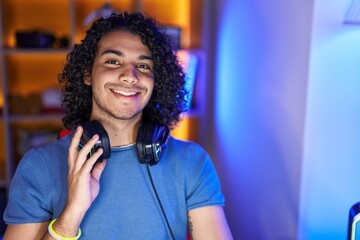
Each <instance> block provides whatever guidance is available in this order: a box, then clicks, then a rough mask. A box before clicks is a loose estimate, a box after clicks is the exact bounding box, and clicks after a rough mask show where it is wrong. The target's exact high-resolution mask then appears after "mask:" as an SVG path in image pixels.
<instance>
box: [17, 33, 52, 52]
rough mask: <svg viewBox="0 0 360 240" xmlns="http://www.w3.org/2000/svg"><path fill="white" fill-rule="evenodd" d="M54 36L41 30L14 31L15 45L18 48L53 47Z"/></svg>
mask: <svg viewBox="0 0 360 240" xmlns="http://www.w3.org/2000/svg"><path fill="white" fill-rule="evenodd" d="M54 42H55V36H54V35H53V34H51V33H47V32H41V31H18V32H16V46H17V47H18V48H50V47H53V44H54Z"/></svg>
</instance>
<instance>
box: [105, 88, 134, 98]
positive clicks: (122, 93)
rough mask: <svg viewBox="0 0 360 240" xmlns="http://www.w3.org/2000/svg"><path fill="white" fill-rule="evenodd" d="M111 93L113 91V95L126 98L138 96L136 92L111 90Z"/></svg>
mask: <svg viewBox="0 0 360 240" xmlns="http://www.w3.org/2000/svg"><path fill="white" fill-rule="evenodd" d="M111 91H113V92H114V93H117V94H120V95H123V96H126V97H131V96H135V95H136V94H138V92H125V91H121V90H115V89H111Z"/></svg>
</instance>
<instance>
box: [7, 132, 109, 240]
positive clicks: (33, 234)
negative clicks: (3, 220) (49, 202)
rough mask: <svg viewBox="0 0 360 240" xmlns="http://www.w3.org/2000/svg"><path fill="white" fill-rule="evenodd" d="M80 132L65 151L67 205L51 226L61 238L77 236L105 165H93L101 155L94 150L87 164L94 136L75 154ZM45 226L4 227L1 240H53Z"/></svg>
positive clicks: (18, 225)
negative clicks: (66, 159)
mask: <svg viewBox="0 0 360 240" xmlns="http://www.w3.org/2000/svg"><path fill="white" fill-rule="evenodd" d="M82 132H83V129H82V127H78V128H77V131H76V132H75V134H74V137H73V139H72V141H71V144H70V147H69V156H68V166H69V173H68V197H67V203H66V206H65V209H64V211H63V212H62V214H61V215H60V216H59V217H58V219H57V220H56V222H55V223H54V224H53V230H54V231H55V232H56V233H58V234H59V235H61V236H64V237H73V236H76V234H77V233H78V231H79V227H80V223H81V221H82V219H83V217H84V215H85V213H86V211H87V210H88V208H89V207H90V205H91V204H92V202H93V201H94V200H95V198H96V197H97V195H98V193H99V189H100V183H99V181H100V177H101V174H102V172H103V170H104V168H105V165H106V160H104V161H103V162H101V163H96V160H97V159H98V158H99V157H100V155H101V154H102V149H99V150H97V151H96V152H95V153H94V154H93V155H92V156H91V157H90V158H89V159H88V160H87V154H88V153H89V152H90V149H91V148H92V147H93V146H94V145H95V143H96V142H97V141H98V139H99V136H98V135H94V137H92V138H91V139H90V140H89V141H88V142H87V143H86V144H85V145H84V147H83V148H82V149H81V150H80V151H78V146H79V143H80V137H81V134H82ZM95 163H96V164H95ZM48 225H49V222H43V223H27V224H14V225H8V227H7V229H6V231H5V235H4V240H15V239H16V240H17V239H21V240H23V239H25V240H32V239H36V240H39V239H43V240H45V239H54V238H53V237H51V235H50V234H49V233H48V231H47V229H48Z"/></svg>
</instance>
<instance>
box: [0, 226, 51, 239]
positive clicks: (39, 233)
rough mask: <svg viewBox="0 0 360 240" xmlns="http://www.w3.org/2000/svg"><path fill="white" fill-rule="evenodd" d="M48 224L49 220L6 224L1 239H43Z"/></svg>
mask: <svg viewBox="0 0 360 240" xmlns="http://www.w3.org/2000/svg"><path fill="white" fill-rule="evenodd" d="M48 225H49V222H43V223H27V224H16V225H8V226H7V228H6V231H5V235H4V237H3V240H20V239H23V240H35V239H36V240H39V239H43V237H44V235H45V234H46V232H47V227H48ZM50 239H51V238H50Z"/></svg>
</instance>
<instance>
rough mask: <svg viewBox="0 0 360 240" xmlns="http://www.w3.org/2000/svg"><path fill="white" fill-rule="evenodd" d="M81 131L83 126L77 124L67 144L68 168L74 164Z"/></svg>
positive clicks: (71, 167)
mask: <svg viewBox="0 0 360 240" xmlns="http://www.w3.org/2000/svg"><path fill="white" fill-rule="evenodd" d="M82 133H83V128H82V127H81V126H78V127H77V128H76V131H75V133H74V136H73V138H72V140H71V143H70V146H69V156H68V165H69V169H73V168H74V166H75V163H76V159H77V155H78V146H79V143H80V138H81V135H82Z"/></svg>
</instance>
